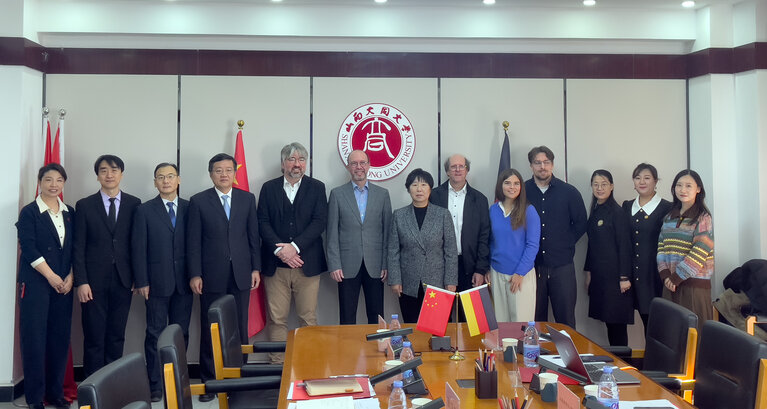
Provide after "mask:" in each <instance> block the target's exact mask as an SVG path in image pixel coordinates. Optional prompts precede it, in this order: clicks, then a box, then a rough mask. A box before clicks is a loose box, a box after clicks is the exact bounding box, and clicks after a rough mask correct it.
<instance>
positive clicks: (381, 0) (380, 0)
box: [375, 0, 386, 4]
mask: <svg viewBox="0 0 767 409" xmlns="http://www.w3.org/2000/svg"><path fill="white" fill-rule="evenodd" d="M375 2H376V3H378V4H383V3H386V0H375Z"/></svg>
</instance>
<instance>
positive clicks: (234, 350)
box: [208, 294, 242, 368]
mask: <svg viewBox="0 0 767 409" xmlns="http://www.w3.org/2000/svg"><path fill="white" fill-rule="evenodd" d="M208 321H210V323H211V324H213V323H218V333H219V335H220V336H221V353H222V355H223V358H224V359H223V362H224V367H225V368H239V367H241V366H242V340H241V339H240V326H239V325H238V324H237V304H236V303H235V301H234V296H233V295H231V294H227V295H225V296H223V297H221V298H219V299H218V300H216V301H213V303H212V304H210V307H209V308H208ZM208 331H210V328H208Z"/></svg>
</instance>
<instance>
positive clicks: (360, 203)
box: [351, 180, 370, 223]
mask: <svg viewBox="0 0 767 409" xmlns="http://www.w3.org/2000/svg"><path fill="white" fill-rule="evenodd" d="M351 183H352V190H353V191H354V198H355V199H357V209H359V211H360V220H362V222H363V223H364V222H365V211H366V210H367V207H368V192H369V191H370V187H369V186H368V181H367V180H366V181H365V186H363V187H362V188H360V187H359V185H357V184H356V183H354V182H351Z"/></svg>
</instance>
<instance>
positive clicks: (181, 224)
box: [131, 163, 193, 402]
mask: <svg viewBox="0 0 767 409" xmlns="http://www.w3.org/2000/svg"><path fill="white" fill-rule="evenodd" d="M180 181H181V178H180V177H179V175H178V167H177V166H176V165H175V164H173V163H160V164H159V165H157V166H156V167H155V169H154V186H155V187H156V188H157V191H158V192H159V194H158V195H157V196H155V198H154V199H152V200H150V201H148V202H145V203H143V204H141V205H140V206H139V207H138V209H136V214H135V215H134V216H133V230H132V232H131V251H132V253H131V260H132V262H133V278H134V283H135V284H134V287H135V292H136V293H138V294H141V296H142V297H144V300H146V336H145V338H144V356H145V357H146V369H147V375H148V376H149V386H150V389H151V392H152V393H151V397H152V402H159V401H160V400H162V378H161V376H160V363H159V360H158V359H157V338H158V337H159V336H160V332H162V330H163V329H165V327H166V326H167V325H168V324H178V325H180V326H181V330H182V331H183V333H184V342H185V343H186V344H187V345H188V343H189V320H190V316H191V314H192V300H193V298H192V293H191V291H189V281H188V280H187V277H186V246H185V239H186V221H187V216H188V214H189V213H188V209H189V201H188V200H184V199H182V198H180V197H178V194H177V192H178V185H179V182H180Z"/></svg>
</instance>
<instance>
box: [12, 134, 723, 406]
mask: <svg viewBox="0 0 767 409" xmlns="http://www.w3.org/2000/svg"><path fill="white" fill-rule="evenodd" d="M528 159H529V162H530V167H531V170H532V173H533V177H532V178H531V179H529V180H527V181H524V180H523V178H522V175H521V174H520V172H519V171H517V170H516V169H508V170H505V171H503V172H501V173H500V174H499V176H498V181H497V184H496V187H495V200H496V203H494V204H492V205H489V202H488V199H487V197H485V196H484V195H483V194H482V193H480V192H479V191H477V190H476V189H474V188H472V187H471V186H470V185H469V184H468V183H467V180H466V178H467V175H468V173H469V171H470V166H471V163H470V161H469V160H468V159H467V158H465V157H464V156H461V155H453V156H451V157H449V158H448V159H447V160H446V161H445V163H444V169H445V172H446V173H447V177H448V181H446V182H445V183H444V184H442V185H440V186H438V187H436V188H434V179H433V177H432V175H431V174H429V173H428V172H426V171H424V170H422V169H415V170H413V171H411V172H410V174H408V175H407V178H406V180H405V188H406V189H407V191H408V192H409V194H410V197H411V199H412V202H411V203H410V204H409V205H407V206H405V207H403V208H400V209H397V210H394V211H392V207H391V200H390V197H389V192H388V191H387V190H386V189H385V188H383V187H380V186H376V185H375V184H372V183H370V182H369V181H368V172H369V170H370V160H369V157H368V155H367V154H366V153H365V152H364V151H362V150H355V151H352V152H351V153H350V154H349V155H348V158H347V164H346V168H347V171H348V172H349V175H350V181H349V182H346V183H344V184H342V185H340V186H338V187H335V188H334V189H332V190H331V192H330V196H329V198H326V194H325V185H324V184H323V183H322V182H320V181H319V180H317V179H314V178H312V177H310V176H307V175H305V172H306V165H307V161H308V160H309V155H308V152H307V150H306V148H304V147H303V146H302V145H301V144H299V143H290V144H288V145H285V146H284V147H283V148H282V150H281V153H280V163H281V167H282V175H281V176H279V177H277V178H275V179H272V180H269V181H267V182H266V183H264V184H263V186H262V188H261V192H260V194H259V198H258V201H256V197H255V196H254V195H253V194H252V193H249V192H245V191H242V190H240V189H236V188H233V184H234V178H235V173H236V169H237V163H236V161H235V159H234V158H233V157H232V156H230V155H228V154H224V153H221V154H217V155H215V156H213V157H212V158H211V159H210V161H209V162H208V172H209V176H210V178H211V181H212V183H213V187H211V188H209V189H207V190H204V191H202V192H200V193H197V194H195V195H193V196H192V197H191V198H190V200H188V201H187V200H184V199H181V198H180V197H178V186H179V183H180V180H181V178H180V175H179V169H178V167H177V166H176V165H175V164H173V163H160V164H158V165H157V166H156V167H155V170H154V174H153V178H154V184H155V187H156V188H157V190H158V195H157V196H156V197H155V198H153V199H151V200H149V201H147V202H145V203H141V201H140V200H139V199H138V198H136V197H134V196H131V195H129V194H127V193H125V192H123V191H122V190H120V181H121V178H122V175H123V172H124V170H125V165H124V162H123V161H122V160H121V159H120V158H119V157H117V156H114V155H102V156H100V157H99V158H98V159H97V160H96V162H95V163H94V172H95V173H96V176H97V180H98V181H99V183H100V185H101V188H100V189H99V191H98V192H97V193H95V194H93V195H91V196H88V197H86V198H83V199H81V200H79V201H78V202H77V205H76V207H75V208H74V209H73V208H72V207H69V206H67V205H65V204H64V203H63V202H62V200H61V198H60V196H61V195H62V192H63V188H64V184H65V182H66V179H67V174H66V171H65V170H64V168H63V167H62V166H61V165H59V164H56V163H52V164H49V165H46V166H43V167H42V168H41V169H40V171H39V173H38V182H39V195H38V197H37V198H36V199H35V201H33V202H32V203H30V204H29V205H27V206H25V207H24V208H23V209H22V210H21V213H20V214H19V221H18V223H17V224H16V226H17V229H18V237H19V243H20V246H21V262H20V268H19V289H20V294H19V300H20V309H21V325H20V327H21V341H22V342H21V344H22V357H23V369H24V373H25V383H24V386H25V394H26V400H27V403H28V404H29V406H30V408H34V409H39V408H43V399H45V400H47V401H48V402H49V403H51V404H53V405H54V406H56V407H57V408H61V407H69V404H68V402H67V401H66V400H65V399H64V397H63V391H62V382H63V378H64V372H65V367H66V363H67V351H68V349H69V338H70V325H71V315H72V297H73V294H74V293H76V295H77V299H78V301H79V302H80V303H81V304H82V321H83V341H84V354H83V367H84V370H85V375H86V376H88V375H90V374H92V373H93V372H95V371H96V370H98V369H99V368H101V367H102V366H104V365H106V364H108V363H110V362H112V361H114V360H116V359H118V358H119V357H120V356H122V351H123V344H124V339H125V325H126V322H127V318H128V312H129V310H130V302H131V292H132V291H134V292H136V293H138V294H141V296H143V298H144V299H145V301H146V323H147V325H146V335H145V344H144V345H145V356H146V363H147V374H148V378H149V381H150V387H151V391H152V392H151V394H152V399H153V400H154V401H158V400H160V399H161V398H162V382H161V376H160V365H159V362H158V357H157V352H156V345H157V338H158V336H159V334H160V332H161V331H162V330H163V329H164V328H165V327H166V326H167V325H168V324H169V323H170V324H174V323H175V324H179V325H180V326H181V328H182V330H183V333H184V336H185V340H186V341H187V343H188V330H189V323H190V320H191V307H192V300H193V294H197V295H199V298H200V306H201V308H200V317H199V319H200V326H201V328H203V329H206V328H208V327H209V323H208V317H207V310H208V307H209V306H210V305H211V303H212V302H213V301H215V300H216V299H218V298H219V297H221V296H223V295H226V294H232V295H233V296H234V298H235V300H236V304H237V310H238V314H239V316H238V323H239V329H240V335H241V338H242V340H241V341H242V342H243V343H246V342H247V333H248V332H247V329H248V325H247V322H248V302H249V291H250V290H251V289H253V288H256V287H258V286H259V285H261V284H262V283H263V284H264V285H265V292H266V298H267V300H266V305H267V317H268V327H267V332H268V337H269V339H270V340H273V341H284V340H285V339H286V338H287V331H288V326H287V318H288V315H289V312H290V308H291V303H295V308H296V314H297V316H298V318H299V324H300V325H301V326H306V325H316V324H317V316H316V308H317V303H318V293H319V283H320V274H321V273H323V272H325V271H328V272H329V273H330V277H331V278H332V279H333V280H335V281H336V282H337V283H338V305H339V321H340V323H341V324H354V323H356V316H357V304H358V299H359V294H360V290H362V291H363V292H364V297H365V308H366V315H367V321H368V323H376V322H377V320H378V316H379V315H382V314H383V291H384V284H388V285H389V286H390V287H391V290H392V291H393V292H394V293H395V294H396V295H397V296H398V301H399V306H400V310H401V312H402V319H403V321H404V322H415V321H417V319H418V314H419V311H420V308H421V304H422V301H423V297H424V290H423V284H430V285H434V286H437V287H441V288H445V289H447V290H450V291H462V290H466V289H469V288H472V287H475V286H479V285H482V284H484V283H488V284H490V286H491V291H492V293H493V298H494V308H495V312H496V316H497V319H498V320H499V321H529V320H536V321H547V320H548V312H549V301H550V302H551V307H552V310H553V313H554V318H555V320H556V321H557V322H561V323H565V324H568V325H570V326H572V327H575V302H576V294H577V291H576V276H575V274H576V272H575V266H574V263H573V256H574V252H575V243H576V242H577V241H578V240H579V238H580V237H581V236H582V235H583V234H584V233H585V232H586V231H588V234H589V250H588V255H587V259H586V265H585V268H584V270H585V275H586V283H587V285H588V287H589V296H590V306H589V316H591V317H593V318H596V319H599V320H602V321H604V322H605V323H606V325H607V328H608V334H609V338H610V342H611V343H612V344H621V345H625V344H626V343H627V336H626V324H629V323H632V322H633V314H634V312H633V311H634V309H637V310H639V312H640V315H641V316H642V319H643V320H644V321H645V324H646V320H647V312H648V309H649V303H650V300H651V299H652V298H653V297H656V296H660V295H661V294H662V295H663V296H664V297H668V298H671V299H673V300H674V301H675V302H678V303H680V304H682V305H685V306H687V307H688V308H690V309H692V310H693V311H695V312H696V313H698V314H699V316H700V317H701V319H705V318H706V311H708V314H710V308H708V309H706V308H704V306H707V305H708V304H707V303H704V301H706V300H708V301H706V302H710V288H711V285H710V279H711V275H712V272H713V234H712V222H711V215H710V212H709V211H708V209H707V208H706V206H705V204H704V202H703V199H704V198H705V191H704V190H703V184H702V182H701V180H700V177H699V176H698V174H697V173H695V172H694V171H691V170H685V171H682V172H680V173H679V174H678V175H677V177H676V178H675V179H674V183H673V184H672V194H673V197H674V201H673V203H669V202H667V201H665V200H662V199H660V196H659V195H658V194H657V192H655V186H656V183H657V181H658V175H657V171H656V170H655V168H654V167H653V166H651V165H648V164H640V165H639V166H638V167H637V168H636V169H635V171H634V188H635V190H636V191H637V193H638V196H637V197H636V199H634V200H632V201H626V202H624V204H623V208H621V207H620V206H619V205H618V204H617V202H616V201H615V199H614V198H613V194H612V191H613V180H612V175H611V174H610V173H609V172H607V171H605V170H598V171H595V172H594V174H593V175H592V180H591V182H592V190H593V197H592V203H591V207H590V215H589V216H588V217H587V213H586V208H585V206H584V203H583V200H582V198H581V195H580V194H579V193H578V191H577V190H576V189H575V188H574V187H573V186H571V185H569V184H567V183H566V182H564V181H562V180H560V179H558V178H556V177H555V176H554V175H553V168H554V154H553V152H552V151H551V150H550V149H549V148H547V147H545V146H539V147H535V148H533V149H532V150H531V151H530V153H529V154H528ZM432 188H434V190H433V191H432ZM323 233H325V238H326V241H327V246H325V245H323ZM632 243H635V244H632ZM662 287H663V290H662V291H663V292H662V293H661V288H662ZM461 315H463V314H462V311H461ZM200 338H201V339H200V377H201V378H202V380H203V381H206V380H209V379H214V378H215V375H214V371H213V359H212V347H211V339H210V332H209V331H207V330H203V331H201V336H200ZM270 359H271V360H272V361H273V362H280V361H281V360H282V359H283V357H282V356H281V354H277V353H275V354H270ZM212 399H214V395H212V394H207V395H202V396H200V400H201V401H209V400H212Z"/></svg>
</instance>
